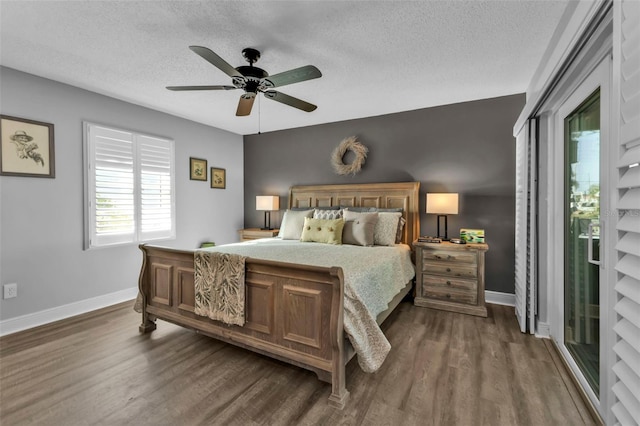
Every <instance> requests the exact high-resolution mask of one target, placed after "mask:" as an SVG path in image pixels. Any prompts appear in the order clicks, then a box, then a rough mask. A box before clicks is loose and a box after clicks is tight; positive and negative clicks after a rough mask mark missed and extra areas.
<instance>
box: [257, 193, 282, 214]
mask: <svg viewBox="0 0 640 426" xmlns="http://www.w3.org/2000/svg"><path fill="white" fill-rule="evenodd" d="M279 208H280V197H278V196H277V195H257V196H256V210H264V211H271V210H278V209H279Z"/></svg>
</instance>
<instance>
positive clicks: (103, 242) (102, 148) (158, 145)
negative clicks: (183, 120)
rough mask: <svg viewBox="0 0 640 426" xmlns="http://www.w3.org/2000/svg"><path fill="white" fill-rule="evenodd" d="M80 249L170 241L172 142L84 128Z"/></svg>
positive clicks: (172, 229) (95, 127)
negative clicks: (83, 221)
mask: <svg viewBox="0 0 640 426" xmlns="http://www.w3.org/2000/svg"><path fill="white" fill-rule="evenodd" d="M84 136H85V137H84V149H85V248H93V247H104V246H111V245H116V244H126V243H136V242H142V241H150V240H157V239H169V238H174V237H175V184H174V170H175V166H174V163H175V161H174V142H173V141H172V140H168V139H161V138H157V137H153V136H147V135H142V134H139V133H134V132H129V131H126V130H119V129H113V128H108V127H104V126H100V125H97V124H92V123H85V132H84Z"/></svg>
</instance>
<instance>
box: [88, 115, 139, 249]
mask: <svg viewBox="0 0 640 426" xmlns="http://www.w3.org/2000/svg"><path fill="white" fill-rule="evenodd" d="M90 132H91V139H92V140H93V144H92V145H91V147H90V153H91V156H92V157H93V160H94V161H93V167H92V168H91V169H90V173H89V179H90V183H89V184H90V186H91V187H92V188H93V189H94V191H93V194H92V196H91V199H90V200H89V202H90V203H91V208H90V212H91V225H92V231H93V232H92V234H91V245H93V246H101V245H110V244H119V243H124V242H133V241H135V209H134V204H135V199H134V191H135V188H134V185H135V179H134V176H135V170H134V156H135V152H134V149H133V148H134V147H133V135H132V134H131V133H127V132H121V131H117V130H112V129H107V128H104V127H98V126H96V127H94V128H92V129H91V130H90Z"/></svg>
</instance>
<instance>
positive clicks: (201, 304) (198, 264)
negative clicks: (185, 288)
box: [193, 250, 246, 326]
mask: <svg viewBox="0 0 640 426" xmlns="http://www.w3.org/2000/svg"><path fill="white" fill-rule="evenodd" d="M245 259H246V256H241V255H238V254H230V253H220V252H215V251H202V250H197V251H195V252H194V259H193V260H194V266H195V280H194V286H195V299H196V301H195V313H196V314H197V315H202V316H206V317H209V318H211V319H212V320H216V321H222V322H224V323H225V324H234V325H239V326H242V325H244V299H245V295H244V264H245Z"/></svg>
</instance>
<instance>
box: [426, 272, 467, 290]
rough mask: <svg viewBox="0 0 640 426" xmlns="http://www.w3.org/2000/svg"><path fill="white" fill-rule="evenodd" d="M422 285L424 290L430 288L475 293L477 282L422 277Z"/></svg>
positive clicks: (429, 276) (432, 276)
mask: <svg viewBox="0 0 640 426" xmlns="http://www.w3.org/2000/svg"><path fill="white" fill-rule="evenodd" d="M422 285H423V287H424V288H425V289H426V288H427V287H430V288H453V289H456V290H462V291H472V292H477V290H478V281H476V280H461V279H458V278H448V277H438V276H435V275H423V276H422Z"/></svg>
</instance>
